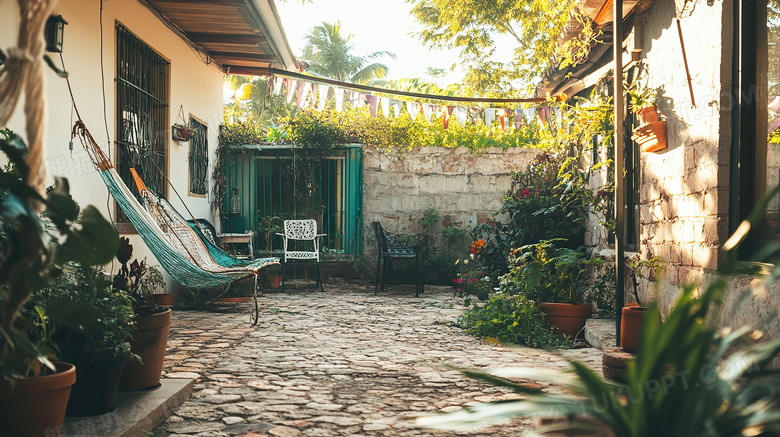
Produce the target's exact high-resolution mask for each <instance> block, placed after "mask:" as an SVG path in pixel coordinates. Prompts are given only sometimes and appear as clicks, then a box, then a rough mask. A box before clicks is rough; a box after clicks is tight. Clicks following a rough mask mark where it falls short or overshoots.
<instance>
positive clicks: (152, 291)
mask: <svg viewBox="0 0 780 437" xmlns="http://www.w3.org/2000/svg"><path fill="white" fill-rule="evenodd" d="M144 264H146V263H145V262H144ZM138 289H139V292H140V293H141V294H142V295H144V296H147V297H148V298H149V299H151V300H152V301H153V302H154V303H155V304H157V305H160V306H162V307H167V308H170V307H172V306H173V298H174V294H173V293H166V292H165V278H164V277H163V274H162V272H161V271H160V269H158V268H157V267H155V266H147V267H146V268H145V269H144V274H143V275H142V276H141V279H140V280H139V281H138Z"/></svg>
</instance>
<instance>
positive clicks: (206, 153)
mask: <svg viewBox="0 0 780 437" xmlns="http://www.w3.org/2000/svg"><path fill="white" fill-rule="evenodd" d="M193 122H195V123H197V124H199V125H200V126H202V129H203V130H204V133H203V139H204V141H205V142H204V144H203V158H204V159H203V163H202V165H203V166H204V167H205V168H204V169H203V178H204V180H203V185H204V192H203V193H196V192H194V191H193V180H194V179H193V165H194V164H193V159H192V158H193V143H194V141H193V140H194V139H195V138H196V137H198V133H197V131H198V130H200V128H198V129H195V130H196V133H195V135H193V137H192V138H190V141H189V151H188V152H187V162H188V165H187V181H188V183H187V193H188V194H187V195H188V196H189V197H197V198H202V199H205V198H207V197H208V194H209V125H208V123H206V122H205V121H203V120H202V119H201V118H198V117H196V116H194V115H192V114H190V115H189V127H190V128H194V126H193Z"/></svg>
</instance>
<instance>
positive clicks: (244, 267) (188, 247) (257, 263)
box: [73, 121, 279, 289]
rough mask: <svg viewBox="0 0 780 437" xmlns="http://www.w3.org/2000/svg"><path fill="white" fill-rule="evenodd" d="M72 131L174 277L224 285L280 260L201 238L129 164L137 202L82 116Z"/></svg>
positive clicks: (187, 284) (201, 285)
mask: <svg viewBox="0 0 780 437" xmlns="http://www.w3.org/2000/svg"><path fill="white" fill-rule="evenodd" d="M73 136H78V137H79V139H80V140H81V143H82V145H83V146H84V149H85V150H86V151H87V153H88V154H89V156H90V159H91V160H92V163H93V164H94V165H95V168H96V169H97V170H98V173H100V177H101V179H103V182H104V183H105V184H106V187H107V188H108V192H109V193H111V196H112V197H113V198H114V200H116V202H117V204H119V206H120V207H121V208H122V211H124V213H125V214H126V215H127V217H128V219H129V220H130V223H132V224H133V226H134V227H135V229H136V230H137V231H138V235H140V236H141V238H142V239H143V240H144V243H146V245H147V246H148V247H149V250H150V251H151V252H152V253H153V254H154V256H155V257H156V258H157V260H158V261H159V262H160V264H161V265H162V267H163V269H165V271H166V272H168V274H169V275H170V276H171V278H173V280H174V281H176V282H177V283H179V284H181V285H183V286H185V287H189V288H196V289H197V288H209V287H216V286H221V285H226V284H227V285H229V284H231V283H232V282H233V281H236V280H238V279H242V278H246V277H250V276H252V275H254V276H255V280H256V279H257V274H258V272H259V270H260V269H262V268H263V267H266V266H268V265H272V264H279V258H261V259H256V260H251V261H246V260H237V259H235V258H232V257H231V256H229V255H228V254H226V253H225V252H223V251H222V250H221V249H220V248H218V247H217V246H216V245H214V244H213V243H211V242H210V241H208V238H205V235H204V236H203V238H201V235H203V234H202V232H200V230H197V231H196V230H195V229H193V228H192V227H190V225H189V223H187V221H186V220H184V218H183V217H182V216H181V215H180V214H179V213H177V212H176V210H174V209H173V207H172V206H171V205H170V204H169V203H168V201H166V200H165V199H162V198H159V197H158V196H156V195H155V194H154V193H152V192H151V191H150V190H149V189H147V188H146V186H145V185H144V184H143V182H142V181H141V179H140V177H138V174H137V173H136V172H135V170H134V169H132V170H131V171H132V172H133V177H134V178H135V180H136V184H137V185H138V188H139V191H140V192H141V196H142V198H143V200H144V205H141V203H139V202H138V199H136V197H135V195H134V194H133V193H132V192H131V191H130V189H129V188H128V187H127V185H125V183H124V182H123V181H122V178H121V177H120V176H119V174H118V173H117V172H116V169H115V168H114V165H113V164H112V163H111V162H110V161H109V160H108V158H107V157H106V156H105V154H104V153H103V151H102V150H101V149H100V147H98V146H97V143H96V142H95V140H94V139H93V138H92V135H91V134H90V133H89V131H87V129H86V127H85V126H84V124H83V123H82V122H81V121H78V122H76V125H75V126H74V127H73Z"/></svg>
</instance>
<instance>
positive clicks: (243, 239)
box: [217, 231, 255, 259]
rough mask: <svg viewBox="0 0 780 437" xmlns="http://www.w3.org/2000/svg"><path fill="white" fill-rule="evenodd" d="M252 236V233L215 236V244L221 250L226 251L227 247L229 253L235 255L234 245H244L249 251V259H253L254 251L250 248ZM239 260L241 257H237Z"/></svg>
mask: <svg viewBox="0 0 780 437" xmlns="http://www.w3.org/2000/svg"><path fill="white" fill-rule="evenodd" d="M252 236H253V233H252V232H251V231H250V232H247V233H246V234H217V242H218V243H219V245H220V246H222V248H224V249H227V248H228V246H230V247H231V248H232V250H231V252H233V253H235V252H236V250H235V245H236V244H246V245H247V248H248V250H249V256H248V258H249V259H254V257H255V255H254V249H253V248H252ZM238 257H239V258H240V257H242V256H238Z"/></svg>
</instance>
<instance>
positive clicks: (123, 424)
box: [60, 379, 194, 437]
mask: <svg viewBox="0 0 780 437" xmlns="http://www.w3.org/2000/svg"><path fill="white" fill-rule="evenodd" d="M160 382H161V385H160V387H159V388H156V389H152V390H142V391H136V392H124V393H118V394H117V397H116V410H114V411H112V412H110V413H106V414H102V415H100V416H92V417H68V418H66V419H65V425H63V427H62V431H61V432H60V437H68V436H101V437H139V436H146V435H147V433H148V432H149V431H151V430H153V429H154V428H156V427H157V426H159V425H160V424H161V423H163V422H164V421H165V419H167V418H168V417H170V416H171V415H172V414H173V411H174V410H176V409H177V408H178V407H179V406H180V405H181V404H183V403H184V401H186V400H187V399H189V398H190V396H191V395H192V386H193V384H194V381H193V380H192V379H162V380H161V381H160Z"/></svg>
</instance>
